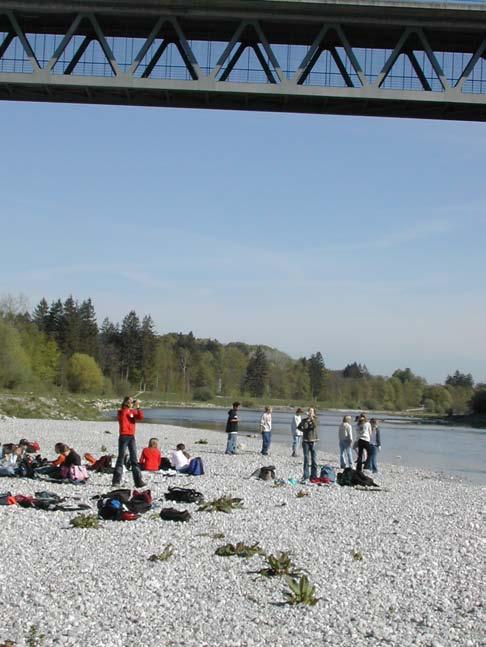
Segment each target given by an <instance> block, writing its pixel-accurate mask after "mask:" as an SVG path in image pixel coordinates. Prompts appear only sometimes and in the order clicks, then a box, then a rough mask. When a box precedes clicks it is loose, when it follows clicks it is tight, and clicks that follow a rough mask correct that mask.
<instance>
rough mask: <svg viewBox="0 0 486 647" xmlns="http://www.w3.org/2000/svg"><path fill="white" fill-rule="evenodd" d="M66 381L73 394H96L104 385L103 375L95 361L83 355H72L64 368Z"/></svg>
mask: <svg viewBox="0 0 486 647" xmlns="http://www.w3.org/2000/svg"><path fill="white" fill-rule="evenodd" d="M66 379H67V382H68V385H69V388H70V389H71V391H74V392H75V393H96V392H99V391H101V390H102V388H103V385H104V379H103V373H102V371H101V369H100V367H99V366H98V364H97V363H96V361H95V359H94V358H93V357H91V356H90V355H85V354H84V353H74V355H72V357H70V358H69V360H68V362H67V367H66Z"/></svg>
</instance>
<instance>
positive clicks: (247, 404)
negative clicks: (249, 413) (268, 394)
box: [241, 400, 255, 409]
mask: <svg viewBox="0 0 486 647" xmlns="http://www.w3.org/2000/svg"><path fill="white" fill-rule="evenodd" d="M241 406H242V407H245V409H252V408H253V407H254V406H255V403H254V402H253V400H243V402H242V403H241Z"/></svg>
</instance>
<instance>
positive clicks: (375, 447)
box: [368, 418, 381, 474]
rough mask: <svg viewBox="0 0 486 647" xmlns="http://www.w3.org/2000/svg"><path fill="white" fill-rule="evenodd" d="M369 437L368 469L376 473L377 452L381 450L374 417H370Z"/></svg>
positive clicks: (376, 422)
mask: <svg viewBox="0 0 486 647" xmlns="http://www.w3.org/2000/svg"><path fill="white" fill-rule="evenodd" d="M370 424H371V437H370V458H369V461H368V462H369V465H368V467H369V469H370V470H371V471H372V472H373V474H376V473H377V472H378V452H379V451H380V450H381V438H380V429H379V427H378V421H377V420H376V418H371V420H370Z"/></svg>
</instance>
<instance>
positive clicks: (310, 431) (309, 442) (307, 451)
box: [298, 407, 319, 482]
mask: <svg viewBox="0 0 486 647" xmlns="http://www.w3.org/2000/svg"><path fill="white" fill-rule="evenodd" d="M298 429H299V430H300V431H302V434H303V435H302V449H303V451H304V475H303V477H302V481H304V482H305V481H308V480H309V462H310V477H311V479H315V478H317V451H316V443H317V441H318V440H319V434H318V431H317V417H316V412H315V409H313V408H312V407H309V410H308V412H307V418H304V419H303V420H302V421H301V422H300V424H299V426H298ZM309 459H310V460H309Z"/></svg>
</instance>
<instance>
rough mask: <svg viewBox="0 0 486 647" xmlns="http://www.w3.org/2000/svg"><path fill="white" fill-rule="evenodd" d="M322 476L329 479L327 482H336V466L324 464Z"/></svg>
mask: <svg viewBox="0 0 486 647" xmlns="http://www.w3.org/2000/svg"><path fill="white" fill-rule="evenodd" d="M320 477H321V479H328V480H327V481H326V482H327V483H335V482H336V472H335V471H334V467H333V466H332V465H323V466H322V467H321V474H320Z"/></svg>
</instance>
